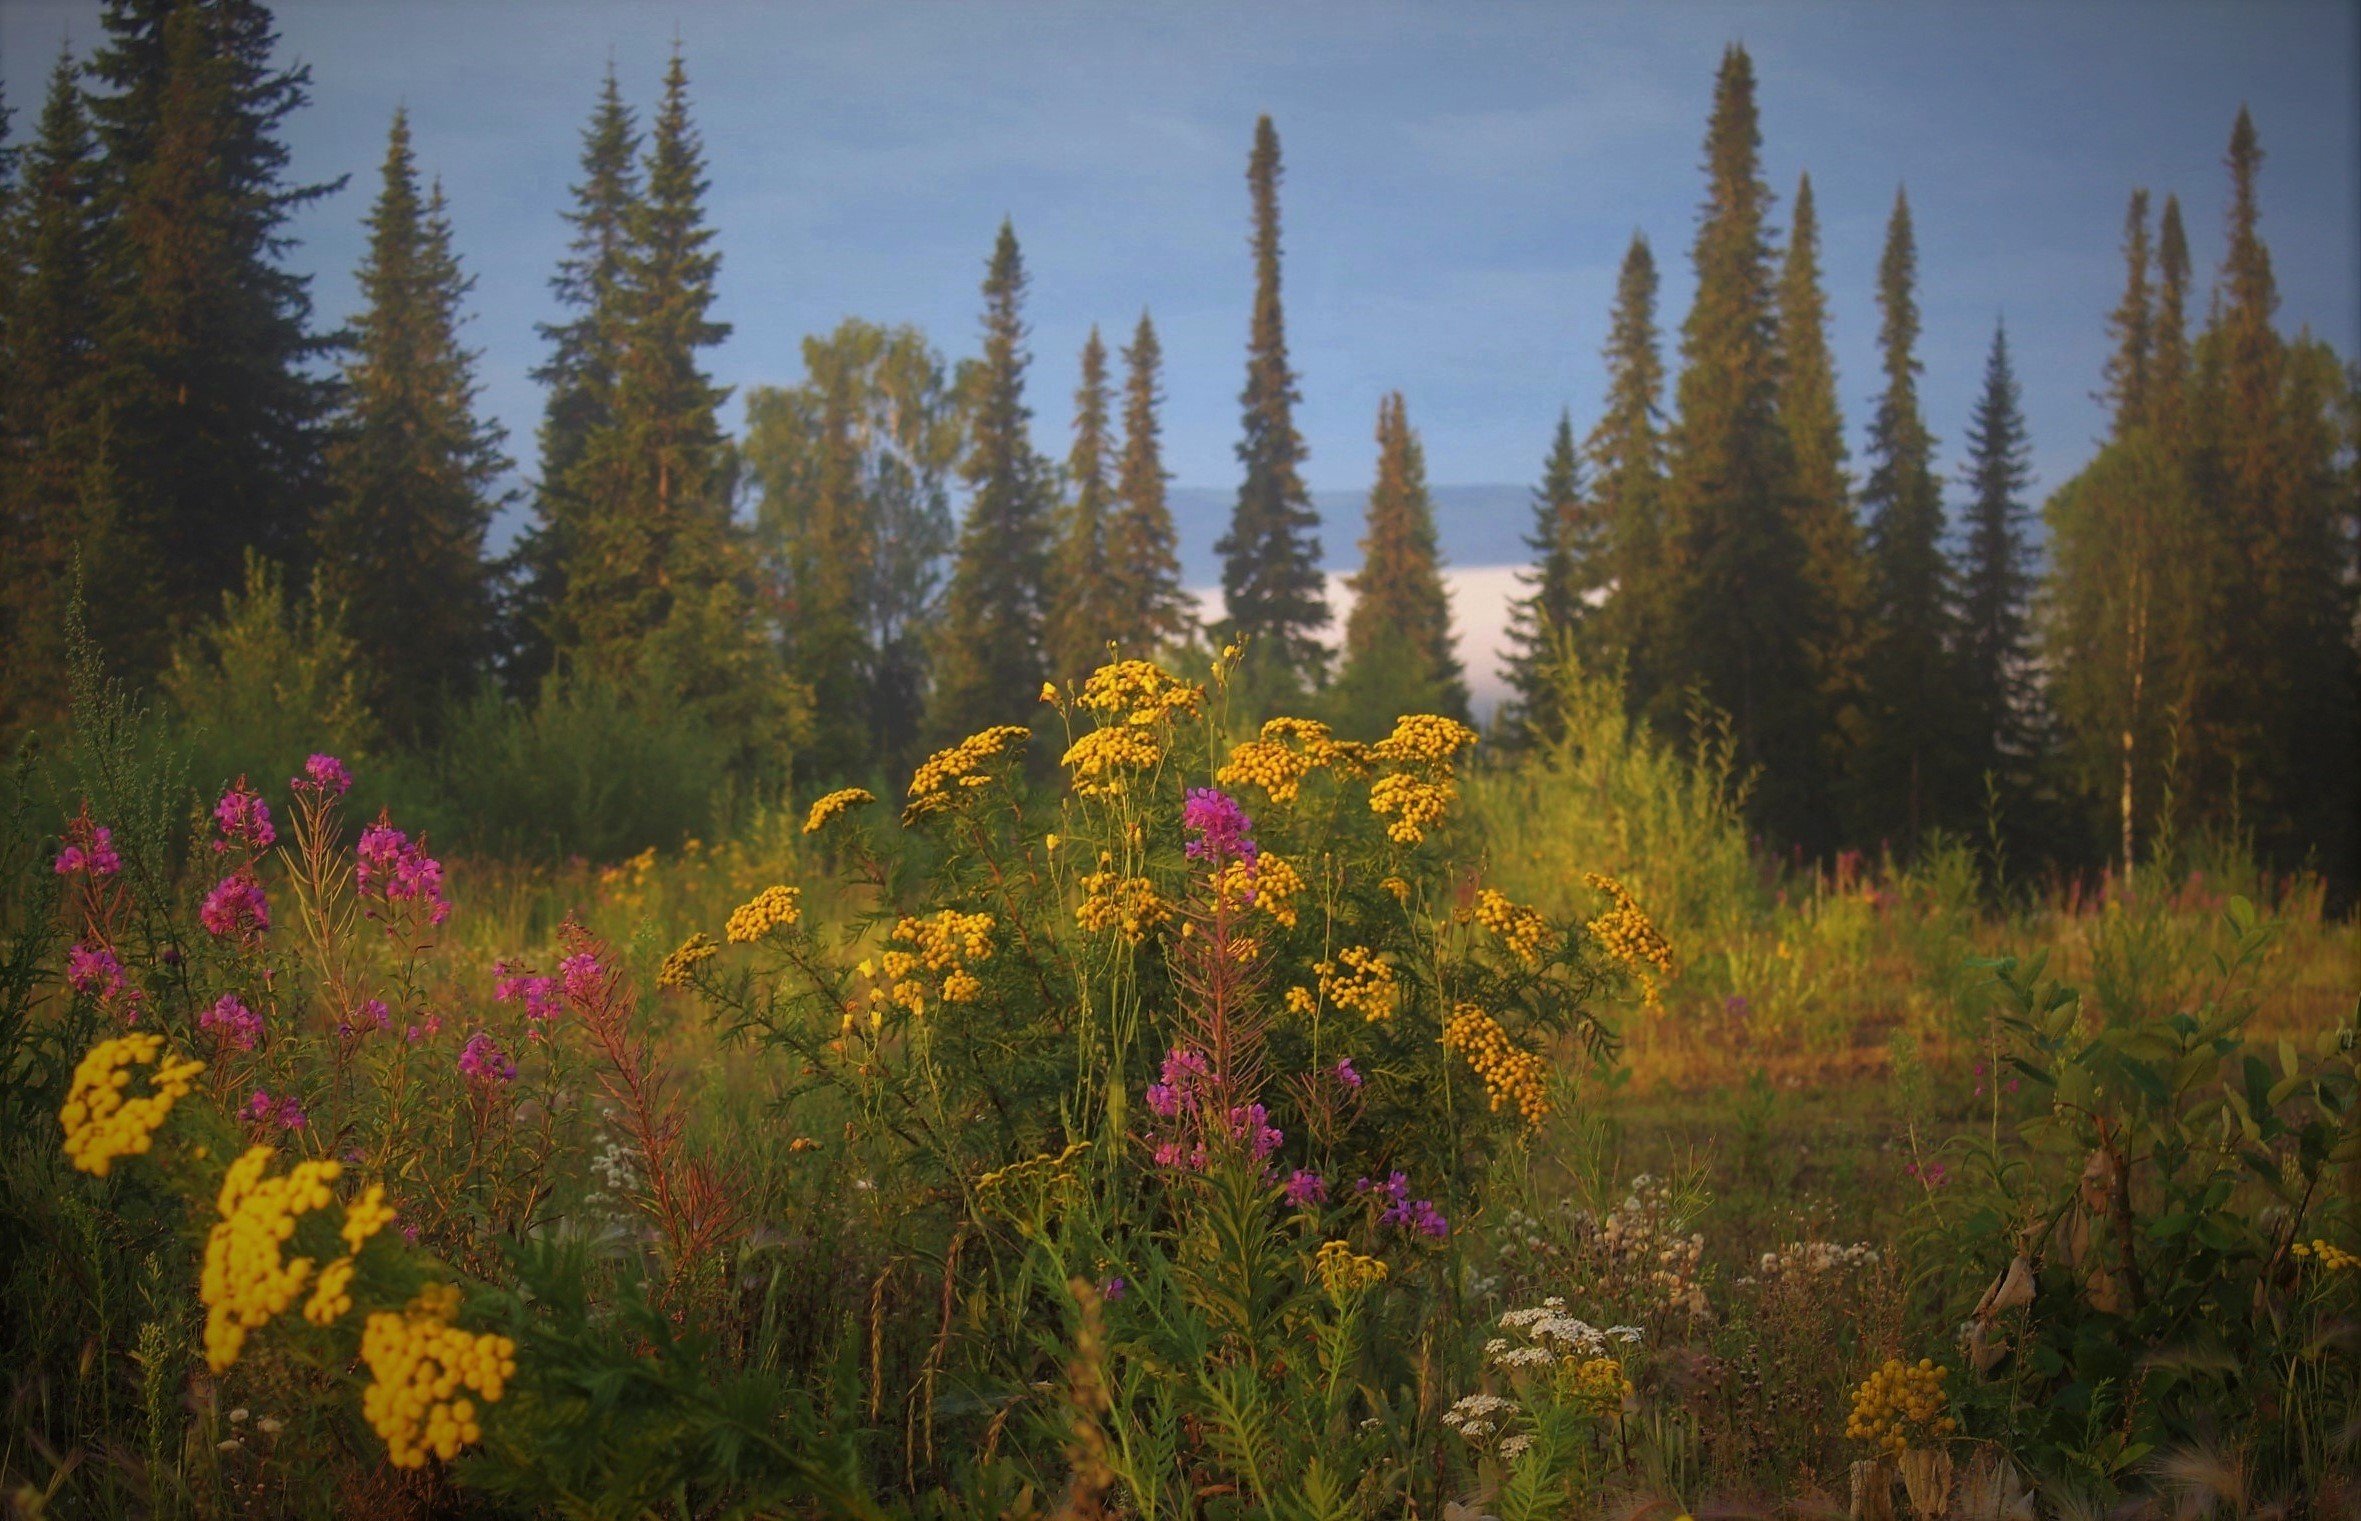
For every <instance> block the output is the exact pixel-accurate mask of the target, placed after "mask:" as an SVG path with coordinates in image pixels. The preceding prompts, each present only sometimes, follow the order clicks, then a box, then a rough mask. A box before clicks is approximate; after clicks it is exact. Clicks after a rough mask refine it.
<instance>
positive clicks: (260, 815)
mask: <svg viewBox="0 0 2361 1521" xmlns="http://www.w3.org/2000/svg"><path fill="white" fill-rule="evenodd" d="M213 822H214V823H215V825H216V826H218V827H219V828H220V830H221V838H220V839H218V840H215V841H214V842H213V849H214V853H215V854H217V855H218V854H219V853H221V852H222V851H225V850H230V849H244V850H268V849H270V848H271V846H272V845H274V844H276V843H278V838H279V831H278V830H277V828H276V827H274V826H273V825H272V823H271V805H270V804H268V803H266V802H264V801H263V800H262V795H261V794H260V793H258V792H256V791H255V790H254V789H253V788H251V787H249V786H247V785H246V778H244V777H242V776H241V777H239V778H238V779H237V780H236V781H235V782H233V783H231V784H230V788H229V790H228V791H227V792H224V793H223V794H222V795H221V800H220V801H219V802H217V803H215V804H214V805H213Z"/></svg>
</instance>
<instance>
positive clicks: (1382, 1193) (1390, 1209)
mask: <svg viewBox="0 0 2361 1521" xmlns="http://www.w3.org/2000/svg"><path fill="white" fill-rule="evenodd" d="M1353 1187H1354V1188H1355V1189H1356V1190H1357V1191H1359V1192H1361V1193H1369V1194H1376V1195H1377V1196H1378V1197H1379V1198H1381V1199H1383V1200H1385V1201H1386V1205H1385V1209H1384V1210H1383V1211H1382V1212H1381V1213H1380V1214H1379V1215H1378V1217H1377V1223H1378V1224H1380V1225H1398V1226H1400V1227H1401V1228H1402V1229H1404V1230H1406V1231H1415V1232H1416V1233H1418V1234H1419V1235H1422V1236H1427V1237H1431V1238H1432V1239H1434V1240H1437V1241H1440V1240H1442V1239H1443V1237H1445V1236H1446V1235H1448V1234H1450V1231H1451V1222H1450V1221H1448V1220H1446V1219H1445V1218H1444V1217H1443V1212H1442V1211H1441V1210H1438V1209H1436V1208H1435V1206H1434V1201H1432V1200H1430V1199H1413V1198H1411V1197H1410V1178H1409V1175H1408V1174H1407V1173H1402V1172H1396V1173H1393V1174H1391V1175H1390V1176H1389V1177H1387V1179H1386V1180H1385V1181H1384V1182H1383V1183H1372V1182H1371V1181H1370V1180H1369V1179H1367V1178H1362V1179H1359V1180H1357V1181H1356V1182H1355V1183H1354V1184H1353Z"/></svg>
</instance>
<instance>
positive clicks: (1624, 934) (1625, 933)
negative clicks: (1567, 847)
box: [1583, 871, 1672, 1009]
mask: <svg viewBox="0 0 2361 1521" xmlns="http://www.w3.org/2000/svg"><path fill="white" fill-rule="evenodd" d="M1583 880H1584V881H1585V882H1588V883H1589V884H1590V885H1591V886H1592V887H1595V888H1597V889H1598V890H1599V891H1600V892H1602V893H1605V894H1606V895H1607V897H1608V899H1609V900H1610V901H1611V902H1612V905H1613V906H1612V907H1610V908H1609V909H1608V910H1607V911H1606V912H1605V913H1603V914H1601V915H1599V916H1598V917H1597V918H1596V919H1593V920H1591V921H1590V923H1588V924H1586V925H1584V926H1583V928H1584V929H1586V930H1588V931H1589V932H1590V935H1591V938H1592V939H1594V940H1596V941H1598V943H1599V948H1600V949H1601V950H1604V951H1605V952H1606V953H1607V954H1608V955H1609V956H1611V957H1613V958H1614V959H1615V960H1616V961H1619V962H1621V963H1622V964H1623V967H1624V970H1626V971H1628V972H1630V973H1631V974H1632V975H1633V976H1634V977H1636V978H1638V979H1639V984H1640V997H1641V1001H1642V1002H1643V1003H1644V1004H1645V1005H1646V1006H1647V1007H1649V1008H1651V1009H1661V1008H1662V1007H1663V1006H1664V1005H1663V1000H1662V998H1661V996H1660V994H1661V991H1662V990H1661V989H1660V988H1659V986H1658V982H1657V979H1658V978H1662V977H1670V976H1671V975H1672V943H1671V942H1670V941H1668V940H1666V939H1665V938H1664V935H1663V933H1662V932H1661V931H1660V930H1658V929H1657V928H1656V922H1655V921H1654V920H1652V919H1650V918H1649V917H1648V911H1647V910H1646V909H1644V908H1641V907H1640V905H1639V900H1638V899H1636V898H1634V897H1632V895H1631V894H1630V892H1629V891H1627V890H1626V889H1625V888H1624V886H1623V884H1622V883H1620V882H1618V881H1616V880H1615V879H1614V878H1613V877H1603V876H1601V875H1599V874H1598V873H1597V872H1595V871H1594V872H1588V873H1585V874H1584V876H1583Z"/></svg>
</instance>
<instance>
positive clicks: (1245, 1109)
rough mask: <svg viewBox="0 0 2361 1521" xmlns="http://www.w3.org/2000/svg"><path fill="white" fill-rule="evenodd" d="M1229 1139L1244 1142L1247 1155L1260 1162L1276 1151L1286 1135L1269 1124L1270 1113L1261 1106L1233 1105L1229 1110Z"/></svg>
mask: <svg viewBox="0 0 2361 1521" xmlns="http://www.w3.org/2000/svg"><path fill="white" fill-rule="evenodd" d="M1230 1139H1231V1140H1233V1141H1243V1142H1245V1143H1246V1151H1247V1154H1248V1155H1249V1156H1252V1157H1253V1158H1254V1160H1256V1161H1257V1162H1260V1161H1262V1160H1263V1159H1264V1158H1266V1157H1268V1156H1269V1155H1270V1154H1271V1153H1272V1152H1274V1151H1277V1150H1278V1149H1279V1145H1280V1143H1281V1142H1283V1141H1285V1140H1286V1139H1287V1135H1286V1132H1284V1131H1282V1130H1280V1129H1279V1128H1278V1127H1277V1126H1275V1125H1273V1124H1272V1123H1271V1116H1270V1112H1269V1111H1268V1110H1266V1109H1264V1108H1263V1106H1262V1105H1260V1104H1234V1105H1232V1106H1231V1108H1230Z"/></svg>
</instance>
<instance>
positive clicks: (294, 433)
mask: <svg viewBox="0 0 2361 1521" xmlns="http://www.w3.org/2000/svg"><path fill="white" fill-rule="evenodd" d="M101 20H102V25H103V26H104V28H105V32H106V41H105V43H104V45H103V46H102V47H101V48H100V50H99V52H98V53H97V55H96V57H95V58H94V60H93V62H92V65H91V73H92V74H93V75H94V76H95V77H96V78H97V79H98V80H99V81H101V82H102V83H103V85H104V86H105V87H106V89H105V91H104V92H103V93H100V94H98V95H96V96H94V97H93V98H92V100H91V102H90V109H91V114H92V117H93V119H94V121H95V124H96V128H97V135H98V138H99V140H100V143H101V145H102V147H103V149H104V155H103V163H104V165H105V171H104V174H103V175H102V177H101V181H100V187H101V204H102V206H103V208H104V218H105V224H106V231H105V238H104V244H103V250H102V253H101V257H100V261H99V265H100V278H101V279H102V281H103V286H104V295H103V298H102V300H103V311H104V317H103V321H102V323H101V329H100V345H99V347H100V359H99V364H100V372H101V373H100V377H99V380H98V382H97V385H96V388H95V392H94V395H95V401H96V406H97V408H98V409H100V410H101V411H102V412H103V413H104V415H105V426H106V428H107V430H108V431H109V432H110V434H111V438H112V444H111V451H110V460H111V474H112V479H113V489H114V490H115V492H117V493H118V494H119V497H120V520H121V522H122V523H123V525H124V527H125V530H126V531H128V532H132V533H136V534H139V535H141V536H142V537H143V538H144V539H145V540H146V541H147V544H148V546H149V548H150V554H151V560H152V563H153V564H154V566H155V567H156V572H157V577H158V583H159V584H158V587H157V600H156V603H155V604H154V605H153V606H152V607H151V608H150V609H149V613H150V617H149V620H148V621H149V622H150V624H151V625H152V626H154V627H155V628H156V629H157V630H158V631H159V632H162V631H165V630H169V629H172V628H176V627H186V626H188V625H190V624H193V623H194V622H196V621H197V620H199V619H202V618H204V617H206V616H208V615H210V614H211V613H212V612H213V610H214V608H215V606H216V605H217V602H218V599H219V597H220V596H221V595H222V594H223V593H224V592H225V591H227V590H229V589H231V588H233V587H235V586H236V585H237V584H238V583H239V577H240V575H241V573H242V565H243V561H244V556H245V552H246V550H247V549H248V548H249V547H251V548H254V549H257V550H259V551H261V552H262V553H265V554H267V555H271V556H273V557H276V558H279V559H282V560H287V561H299V560H301V559H302V558H303V555H304V552H305V550H306V548H307V547H308V541H309V535H310V531H311V527H312V523H313V520H314V518H315V516H316V514H317V512H318V510H319V508H320V506H321V503H322V500H323V493H324V472H323V469H322V455H321V451H322V446H323V444H324V441H325V423H326V421H327V419H328V416H329V414H330V412H331V410H332V407H333V405H334V401H335V389H336V388H335V384H334V382H333V381H332V380H329V379H327V378H324V377H321V376H319V375H317V374H315V373H314V361H316V360H317V359H319V358H321V357H322V356H323V355H324V354H326V353H327V352H329V351H330V349H331V347H332V345H331V341H330V340H328V339H324V338H321V337H317V336H314V335H313V334H312V332H311V331H310V322H311V297H310V291H309V286H310V280H309V277H308V276H305V275H301V274H297V273H295V272H294V271H292V270H290V269H288V268H287V267H286V265H285V262H284V261H285V259H286V257H287V255H288V253H289V252H290V250H291V248H292V245H293V239H292V238H291V236H290V234H289V232H288V222H289V219H290V218H291V217H292V216H293V215H294V214H295V212H296V211H297V210H298V209H299V208H300V207H302V206H304V205H305V204H307V203H309V202H310V201H312V200H315V199H317V198H318V197H320V196H322V195H326V194H328V193H330V192H331V191H333V190H335V189H337V188H339V187H340V186H341V185H342V183H343V182H342V180H341V179H340V180H338V181H336V182H334V183H331V184H320V185H303V186H292V185H289V184H287V183H286V181H285V172H286V168H287V163H288V155H287V148H286V146H285V144H284V143H283V142H282V141H281V139H280V132H281V129H282V127H283V126H284V124H285V122H286V120H287V118H288V117H289V116H290V115H292V114H293V113H294V112H296V111H297V110H299V109H301V107H302V106H303V105H304V104H305V102H306V100H307V99H308V87H309V82H310V74H309V71H308V70H306V69H303V68H300V67H298V68H292V69H283V70H282V69H276V68H274V67H273V65H272V62H271V55H272V53H273V51H274V49H275V47H276V45H277V37H276V34H275V33H274V31H273V30H272V24H271V18H270V14H269V12H268V11H267V10H266V9H265V8H264V7H263V6H262V5H261V4H259V3H257V0H203V3H200V0H110V3H109V4H108V6H107V8H106V10H105V11H104V13H103V14H102V18H101ZM94 425H95V423H94ZM160 654H161V651H160V649H155V648H152V647H151V648H150V649H149V650H147V651H145V652H133V653H132V658H133V659H134V660H135V662H136V661H142V660H152V659H153V658H157V657H159V656H160Z"/></svg>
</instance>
